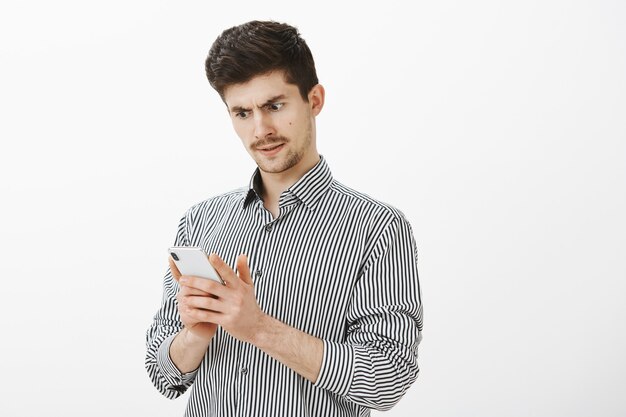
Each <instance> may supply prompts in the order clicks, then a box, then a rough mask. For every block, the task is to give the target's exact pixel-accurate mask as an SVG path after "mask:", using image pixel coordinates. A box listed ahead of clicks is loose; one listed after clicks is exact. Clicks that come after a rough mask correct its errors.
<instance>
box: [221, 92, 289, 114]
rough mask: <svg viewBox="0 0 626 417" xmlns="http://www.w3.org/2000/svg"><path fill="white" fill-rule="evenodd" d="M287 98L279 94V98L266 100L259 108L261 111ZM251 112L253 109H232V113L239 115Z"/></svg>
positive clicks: (235, 107) (237, 107) (238, 107)
mask: <svg viewBox="0 0 626 417" xmlns="http://www.w3.org/2000/svg"><path fill="white" fill-rule="evenodd" d="M285 98H287V96H285V95H284V94H279V95H277V96H274V97H272V98H270V99H268V100H266V101H265V103H263V104H262V105H261V106H259V108H260V109H261V108H263V107H265V106H267V105H269V104H273V103H276V102H277V101H278V100H284V99H285ZM250 110H252V109H248V108H245V107H242V106H233V107H231V108H230V111H231V113H239V112H242V111H250Z"/></svg>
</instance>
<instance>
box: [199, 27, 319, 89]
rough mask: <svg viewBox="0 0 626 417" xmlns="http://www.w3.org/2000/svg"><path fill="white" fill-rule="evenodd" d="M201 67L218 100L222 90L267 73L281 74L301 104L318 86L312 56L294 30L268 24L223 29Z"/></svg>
mask: <svg viewBox="0 0 626 417" xmlns="http://www.w3.org/2000/svg"><path fill="white" fill-rule="evenodd" d="M205 68H206V75H207V78H208V79H209V83H210V84H211V86H212V87H213V88H214V89H215V90H216V91H217V92H218V93H219V95H220V96H221V97H222V100H223V99H224V90H225V89H226V87H228V86H230V85H233V84H239V83H244V82H246V81H249V80H251V79H252V78H254V77H256V76H257V75H262V74H266V73H269V72H271V71H277V70H282V71H284V74H285V81H286V82H288V83H290V84H294V85H296V86H298V89H299V90H300V95H301V96H302V98H303V99H304V100H305V101H308V94H309V91H311V88H313V87H314V86H315V85H316V84H317V83H318V80H317V74H316V72H315V62H314V61H313V55H312V54H311V50H310V49H309V47H308V46H307V44H306V42H305V41H304V39H302V37H300V33H298V29H296V28H295V27H293V26H290V25H287V24H285V23H278V22H272V21H266V22H263V21H258V20H254V21H251V22H248V23H244V24H242V25H239V26H234V27H232V28H230V29H226V30H225V31H224V32H222V34H221V35H220V36H218V38H217V39H216V40H215V42H213V45H212V46H211V50H210V51H209V55H208V57H207V59H206V62H205Z"/></svg>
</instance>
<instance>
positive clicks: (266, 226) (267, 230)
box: [265, 223, 272, 232]
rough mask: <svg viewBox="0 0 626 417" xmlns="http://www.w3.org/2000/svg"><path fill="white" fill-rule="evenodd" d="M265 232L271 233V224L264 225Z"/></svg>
mask: <svg viewBox="0 0 626 417" xmlns="http://www.w3.org/2000/svg"><path fill="white" fill-rule="evenodd" d="M265 231H266V232H271V231H272V223H270V224H266V225H265Z"/></svg>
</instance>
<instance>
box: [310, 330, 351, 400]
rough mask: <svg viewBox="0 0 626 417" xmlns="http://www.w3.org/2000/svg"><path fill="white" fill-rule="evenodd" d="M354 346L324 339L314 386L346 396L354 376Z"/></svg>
mask: <svg viewBox="0 0 626 417" xmlns="http://www.w3.org/2000/svg"><path fill="white" fill-rule="evenodd" d="M354 357H355V351H354V347H353V346H352V345H350V344H347V343H336V342H330V341H328V340H324V354H323V357H322V367H321V369H320V374H319V376H318V377H317V381H315V384H314V385H315V386H316V387H318V388H323V389H326V390H328V391H331V392H333V393H335V394H337V395H340V396H346V395H347V394H348V391H349V390H350V386H351V385H352V379H353V377H354Z"/></svg>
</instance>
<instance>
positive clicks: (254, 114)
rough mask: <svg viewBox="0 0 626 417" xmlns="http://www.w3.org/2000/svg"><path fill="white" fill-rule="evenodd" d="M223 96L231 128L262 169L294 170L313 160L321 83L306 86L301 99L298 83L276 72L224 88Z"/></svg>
mask: <svg viewBox="0 0 626 417" xmlns="http://www.w3.org/2000/svg"><path fill="white" fill-rule="evenodd" d="M320 90H321V91H320ZM320 94H321V101H320ZM224 101H225V102H226V106H227V107H228V111H229V113H230V117H231V120H232V123H233V127H234V128H235V132H237V135H238V136H239V138H241V141H242V142H243V144H244V146H245V147H246V150H247V151H248V153H249V154H250V156H252V158H253V159H254V161H255V162H256V164H257V165H258V166H259V169H261V171H264V172H266V173H282V172H285V171H287V170H289V169H291V168H293V167H296V168H294V169H295V170H298V169H297V168H298V166H299V165H304V164H309V163H310V162H311V160H313V159H315V160H317V158H318V154H317V149H316V145H315V124H314V117H315V116H316V115H317V114H318V113H319V111H320V110H321V107H322V104H323V88H322V87H321V86H319V85H318V86H316V87H314V88H313V90H311V93H309V102H306V101H304V100H303V99H302V96H300V92H299V90H298V87H297V86H296V85H293V84H288V83H287V82H285V79H284V76H283V73H282V72H280V71H275V72H271V73H269V74H264V75H259V76H257V77H255V78H253V79H252V80H250V81H248V82H246V83H242V84H235V85H232V86H229V87H227V88H226V90H225V91H224Z"/></svg>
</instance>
